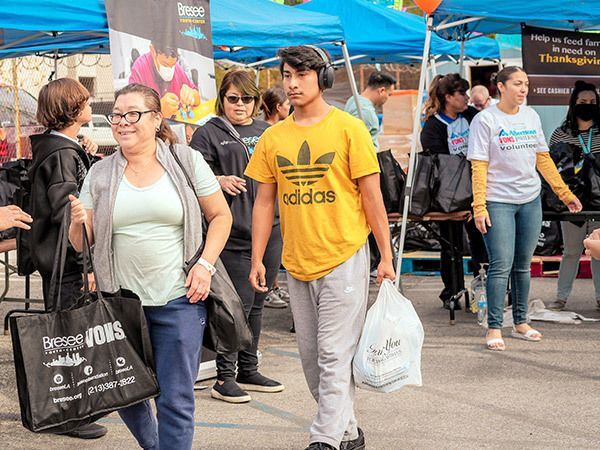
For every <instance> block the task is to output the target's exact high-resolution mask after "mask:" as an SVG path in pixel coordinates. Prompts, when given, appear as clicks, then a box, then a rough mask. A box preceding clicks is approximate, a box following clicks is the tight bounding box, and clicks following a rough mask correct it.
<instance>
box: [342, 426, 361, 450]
mask: <svg viewBox="0 0 600 450" xmlns="http://www.w3.org/2000/svg"><path fill="white" fill-rule="evenodd" d="M340 450H365V434H364V433H363V430H361V429H360V428H359V429H358V437H357V438H356V439H352V440H351V441H342V443H341V444H340Z"/></svg>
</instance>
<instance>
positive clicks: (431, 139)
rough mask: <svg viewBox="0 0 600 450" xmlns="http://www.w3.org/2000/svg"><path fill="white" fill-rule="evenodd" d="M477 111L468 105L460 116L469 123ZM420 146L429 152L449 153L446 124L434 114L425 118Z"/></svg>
mask: <svg viewBox="0 0 600 450" xmlns="http://www.w3.org/2000/svg"><path fill="white" fill-rule="evenodd" d="M478 112H479V111H477V110H476V109H475V108H473V107H472V106H469V107H468V108H467V109H466V110H465V111H464V112H463V113H462V116H463V117H464V118H465V119H467V122H468V123H469V124H470V123H471V121H472V120H473V117H475V115H476V114H477V113H478ZM421 146H422V147H423V150H424V151H428V152H429V153H444V154H448V153H450V151H449V149H448V127H447V126H446V124H445V123H443V122H441V121H440V120H439V119H438V118H437V117H435V116H431V117H430V118H429V119H427V120H426V121H425V124H424V125H423V130H422V131H421Z"/></svg>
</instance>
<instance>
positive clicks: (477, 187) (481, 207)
mask: <svg viewBox="0 0 600 450" xmlns="http://www.w3.org/2000/svg"><path fill="white" fill-rule="evenodd" d="M487 171H488V162H487V161H479V160H473V161H471V172H472V176H471V181H472V185H473V214H474V215H475V217H486V216H487V215H488V212H487V208H486V194H487Z"/></svg>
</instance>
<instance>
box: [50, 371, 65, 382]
mask: <svg viewBox="0 0 600 450" xmlns="http://www.w3.org/2000/svg"><path fill="white" fill-rule="evenodd" d="M52 381H54V384H62V382H63V381H64V378H63V376H62V375H61V374H60V373H57V374H56V375H54V378H53V379H52Z"/></svg>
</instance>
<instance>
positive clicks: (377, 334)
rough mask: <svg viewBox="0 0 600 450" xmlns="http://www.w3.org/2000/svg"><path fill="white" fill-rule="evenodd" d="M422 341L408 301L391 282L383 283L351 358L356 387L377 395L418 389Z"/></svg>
mask: <svg viewBox="0 0 600 450" xmlns="http://www.w3.org/2000/svg"><path fill="white" fill-rule="evenodd" d="M423 338H424V333H423V325H422V324H421V321H420V320H419V316H418V315H417V312H416V311H415V308H413V305H412V303H411V302H410V300H408V299H407V298H406V297H404V296H403V295H402V294H401V293H400V292H398V290H397V289H396V287H395V286H394V283H393V282H392V281H391V280H384V281H383V283H382V284H381V288H380V289H379V294H378V295H377V300H376V301H375V304H374V305H373V306H372V307H371V309H369V311H368V313H367V320H366V322H365V326H364V328H363V332H362V335H361V337H360V341H359V342H358V348H357V350H356V354H355V355H354V361H353V363H352V371H353V374H354V382H355V383H356V386H358V387H360V388H363V389H368V390H371V391H376V392H394V391H397V390H399V389H401V388H402V387H403V386H408V385H414V386H421V347H422V346H423Z"/></svg>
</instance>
